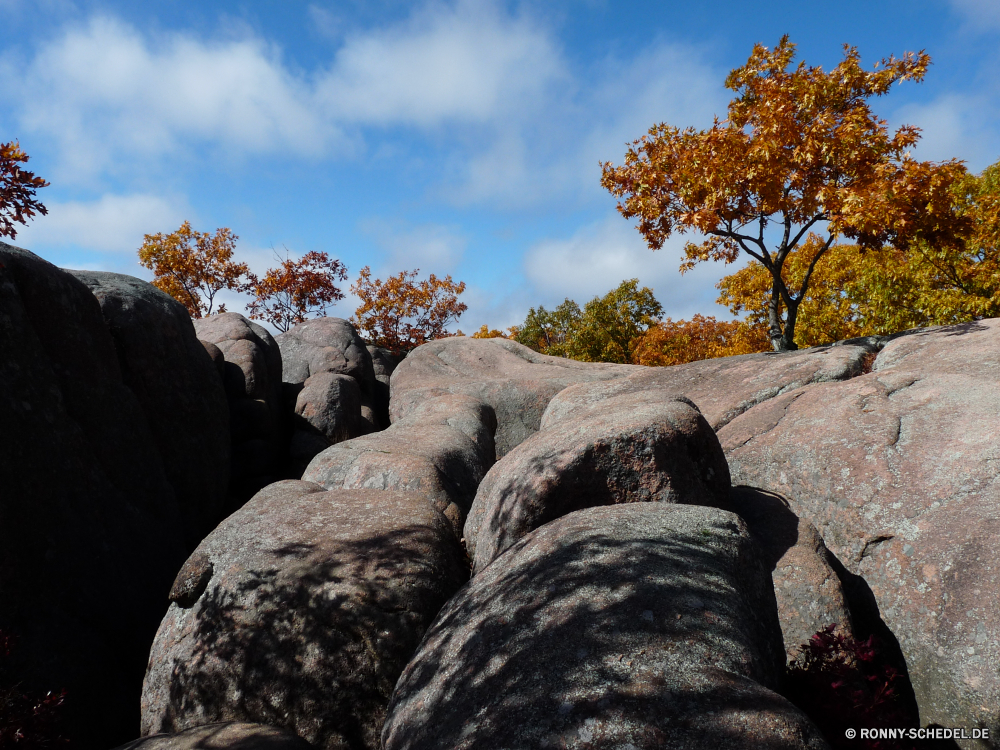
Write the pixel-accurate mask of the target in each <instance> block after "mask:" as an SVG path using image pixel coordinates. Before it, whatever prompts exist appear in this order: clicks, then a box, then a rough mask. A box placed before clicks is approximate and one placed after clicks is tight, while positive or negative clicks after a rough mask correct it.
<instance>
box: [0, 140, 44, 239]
mask: <svg viewBox="0 0 1000 750" xmlns="http://www.w3.org/2000/svg"><path fill="white" fill-rule="evenodd" d="M30 158H31V157H29V156H28V155H27V154H26V153H24V152H23V151H22V150H21V146H20V144H19V143H18V142H17V141H11V142H9V143H0V237H10V238H11V239H14V238H16V237H17V230H15V229H14V223H15V222H17V223H18V224H27V223H28V219H30V218H32V217H33V216H34V215H35V212H38V213H40V214H42V215H45V214H47V213H48V210H47V209H46V208H45V206H43V205H42V204H41V203H39V202H38V201H37V200H36V199H35V191H36V190H37V189H38V188H43V187H47V186H48V184H49V183H47V182H46V181H45V180H43V179H42V178H41V177H37V176H35V174H34V173H33V172H29V171H27V170H26V169H22V168H21V166H20V165H21V164H26V163H27V161H28V159H30Z"/></svg>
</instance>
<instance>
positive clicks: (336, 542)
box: [142, 480, 468, 750]
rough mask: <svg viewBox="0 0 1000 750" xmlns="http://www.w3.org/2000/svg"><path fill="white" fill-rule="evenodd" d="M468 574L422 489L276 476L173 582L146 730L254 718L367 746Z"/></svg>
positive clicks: (148, 688)
mask: <svg viewBox="0 0 1000 750" xmlns="http://www.w3.org/2000/svg"><path fill="white" fill-rule="evenodd" d="M209 566H210V570H209ZM206 571H207V572H206ZM467 575H468V573H467V568H466V567H465V565H464V561H463V557H462V551H461V548H460V546H459V544H458V541H457V540H456V539H455V538H454V535H453V534H452V532H451V529H450V527H449V525H448V523H447V521H446V520H445V519H444V517H443V516H441V514H440V513H438V512H437V511H435V510H434V509H433V508H431V507H430V506H429V505H428V504H427V502H426V500H425V499H424V498H423V497H421V496H419V495H413V494H405V493H394V492H379V491H350V490H338V491H335V492H324V491H322V488H320V487H318V486H317V485H314V484H311V483H309V482H301V481H296V480H288V481H283V482H278V483H276V484H273V485H271V486H269V487H267V488H265V489H264V490H262V491H261V492H260V493H258V494H257V495H256V496H255V497H254V498H253V499H252V500H251V501H250V502H248V503H247V504H246V505H245V506H244V507H243V508H242V509H241V510H239V511H237V512H236V513H234V514H233V515H232V516H230V517H229V518H227V519H226V520H225V521H224V522H223V523H222V525H220V526H219V528H218V529H216V530H215V531H214V532H213V533H212V534H211V535H210V536H209V537H208V538H206V539H205V541H204V542H202V544H201V545H200V546H199V547H198V550H197V552H196V553H195V556H192V559H191V560H189V564H185V570H183V571H182V574H181V576H179V578H181V579H182V581H181V583H180V585H179V586H178V589H179V590H175V593H176V594H178V595H177V596H176V598H177V599H178V600H180V594H182V593H186V596H185V598H184V601H185V602H186V603H187V602H191V603H190V604H189V606H186V607H182V606H181V605H180V604H178V603H177V602H175V603H173V604H172V605H171V606H170V609H169V610H168V612H167V615H166V617H164V619H163V622H162V624H161V626H160V630H159V632H158V633H157V636H156V640H155V642H154V644H153V648H152V650H151V652H150V656H149V669H148V672H147V675H146V682H145V685H144V688H143V694H142V732H143V734H148V733H151V732H178V731H181V730H184V729H187V728H190V727H194V726H198V725H202V724H206V723H210V722H217V721H245V722H259V723H265V724H271V725H274V726H281V727H286V728H288V729H290V730H293V731H294V732H296V733H297V734H298V735H299V736H300V737H302V738H304V739H306V740H308V741H309V742H310V743H312V744H313V745H314V746H316V747H319V748H331V749H332V748H371V749H373V750H374V748H377V747H378V737H379V732H380V731H381V728H382V723H383V720H384V717H385V709H386V705H387V703H388V699H389V695H390V693H391V691H392V688H393V685H394V684H395V682H396V679H397V678H398V676H399V674H400V672H401V671H402V669H403V667H404V666H405V664H406V663H407V661H408V660H409V658H410V656H411V655H412V654H413V652H414V650H415V649H416V647H417V644H418V643H419V642H420V639H421V637H422V636H423V634H424V631H425V630H426V628H427V627H428V626H429V625H430V623H431V621H432V620H433V618H434V616H435V614H436V613H437V611H438V610H439V609H440V607H441V606H442V605H443V604H444V602H445V601H446V600H447V599H448V598H449V597H450V596H451V595H452V594H453V593H454V592H455V591H456V590H457V589H458V587H459V586H460V585H461V584H462V583H463V581H464V580H465V578H466V577H467ZM206 578H207V582H205V583H194V584H189V583H187V582H200V581H204V580H205V579H206ZM199 588H201V589H202V590H201V592H200V593H198V589H199Z"/></svg>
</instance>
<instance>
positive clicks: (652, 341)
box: [632, 315, 770, 367]
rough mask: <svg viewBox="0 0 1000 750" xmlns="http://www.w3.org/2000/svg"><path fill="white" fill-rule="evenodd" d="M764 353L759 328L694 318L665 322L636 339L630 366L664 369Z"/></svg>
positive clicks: (763, 332) (762, 333) (762, 331)
mask: <svg viewBox="0 0 1000 750" xmlns="http://www.w3.org/2000/svg"><path fill="white" fill-rule="evenodd" d="M768 349H770V341H769V340H768V338H767V330H766V329H764V328H762V327H761V326H753V325H748V324H746V323H744V322H742V321H737V320H733V321H725V320H716V319H715V318H714V317H711V316H704V315H695V316H694V317H692V318H691V320H677V321H674V320H671V319H670V318H667V319H666V320H664V321H663V322H661V323H659V324H658V325H655V326H653V327H651V328H650V329H649V330H648V331H646V332H645V333H644V334H642V335H641V336H639V338H638V339H637V340H636V342H635V343H634V344H633V355H632V363H633V364H636V365H647V366H650V367H668V366H670V365H681V364H685V363H687V362H696V361H698V360H702V359H713V358H715V357H728V356H732V355H735V354H750V353H751V352H760V351H766V350H768Z"/></svg>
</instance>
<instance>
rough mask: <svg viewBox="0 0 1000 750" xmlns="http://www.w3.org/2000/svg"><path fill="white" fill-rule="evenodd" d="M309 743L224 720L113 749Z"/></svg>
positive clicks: (241, 748) (294, 749)
mask: <svg viewBox="0 0 1000 750" xmlns="http://www.w3.org/2000/svg"><path fill="white" fill-rule="evenodd" d="M311 747H312V745H310V744H309V743H308V742H306V741H305V740H304V739H302V738H301V737H299V736H298V735H296V734H294V733H293V732H289V731H288V730H287V729H279V728H278V727H269V726H266V725H265V724H244V723H240V722H236V721H228V722H219V723H217V724H205V725H204V726H200V727H193V728H192V729H186V730H184V731H183V732H178V733H177V734H154V735H150V736H149V737H141V738H140V739H137V740H133V741H132V742H127V743H125V744H124V745H122V746H121V747H118V748H115V750H310V748H311Z"/></svg>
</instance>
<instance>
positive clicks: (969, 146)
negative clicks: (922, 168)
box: [893, 92, 1000, 171]
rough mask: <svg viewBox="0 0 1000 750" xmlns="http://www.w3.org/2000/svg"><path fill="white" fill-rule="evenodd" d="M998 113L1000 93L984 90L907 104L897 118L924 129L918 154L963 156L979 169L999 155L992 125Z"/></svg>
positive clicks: (942, 158)
mask: <svg viewBox="0 0 1000 750" xmlns="http://www.w3.org/2000/svg"><path fill="white" fill-rule="evenodd" d="M991 112H992V113H993V116H990V115H989V114H988V113H991ZM996 114H1000V97H998V96H996V95H994V96H992V97H991V96H990V95H989V92H981V93H980V94H978V95H976V96H969V95H962V94H946V95H944V96H940V97H938V98H937V99H935V100H934V101H932V102H929V103H927V104H910V105H906V106H904V107H901V108H900V109H898V110H897V111H896V112H895V115H894V118H893V119H894V120H896V121H898V122H900V123H906V124H908V125H915V126H916V127H918V128H920V129H921V138H920V141H919V142H918V143H917V146H916V148H915V149H914V150H913V155H914V156H915V157H916V158H918V159H927V160H930V161H946V160H948V159H952V158H957V159H963V160H965V161H966V162H967V163H968V166H969V167H970V168H971V169H973V170H976V171H978V170H980V169H982V168H983V167H985V166H987V165H988V164H990V163H992V162H993V161H994V160H995V159H996V147H997V145H998V141H997V133H996V131H995V129H994V128H992V124H993V123H994V122H996V119H997V118H996V116H995V115H996Z"/></svg>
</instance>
